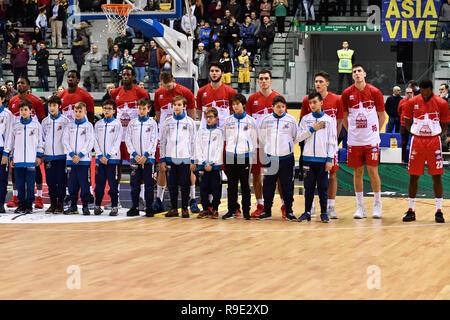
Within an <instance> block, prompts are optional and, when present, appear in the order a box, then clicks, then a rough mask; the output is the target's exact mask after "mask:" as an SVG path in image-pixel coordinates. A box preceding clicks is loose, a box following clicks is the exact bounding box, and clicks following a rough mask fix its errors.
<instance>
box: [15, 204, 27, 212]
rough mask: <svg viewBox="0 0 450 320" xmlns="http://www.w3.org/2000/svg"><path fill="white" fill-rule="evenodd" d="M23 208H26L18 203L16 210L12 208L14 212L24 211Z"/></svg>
mask: <svg viewBox="0 0 450 320" xmlns="http://www.w3.org/2000/svg"><path fill="white" fill-rule="evenodd" d="M25 210H26V208H25V206H23V205H19V206H18V207H17V208H16V210H14V213H25Z"/></svg>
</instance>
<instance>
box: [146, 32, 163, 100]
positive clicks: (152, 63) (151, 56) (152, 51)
mask: <svg viewBox="0 0 450 320" xmlns="http://www.w3.org/2000/svg"><path fill="white" fill-rule="evenodd" d="M163 55H164V52H163V50H162V49H161V48H158V47H157V46H156V41H155V40H150V48H149V50H148V86H149V88H148V90H149V91H152V90H156V89H158V87H159V75H160V72H161V67H162V64H161V59H162V58H163Z"/></svg>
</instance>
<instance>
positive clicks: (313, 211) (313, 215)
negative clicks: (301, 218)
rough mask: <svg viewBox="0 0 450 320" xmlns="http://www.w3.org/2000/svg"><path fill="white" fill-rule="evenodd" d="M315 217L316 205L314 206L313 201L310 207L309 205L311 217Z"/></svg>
mask: <svg viewBox="0 0 450 320" xmlns="http://www.w3.org/2000/svg"><path fill="white" fill-rule="evenodd" d="M315 217H316V207H315V206H314V201H313V203H312V207H311V218H315Z"/></svg>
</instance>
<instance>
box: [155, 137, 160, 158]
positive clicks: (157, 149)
mask: <svg viewBox="0 0 450 320" xmlns="http://www.w3.org/2000/svg"><path fill="white" fill-rule="evenodd" d="M155 161H156V163H159V162H160V159H159V140H158V144H157V145H156V155H155Z"/></svg>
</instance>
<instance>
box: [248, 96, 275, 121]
mask: <svg viewBox="0 0 450 320" xmlns="http://www.w3.org/2000/svg"><path fill="white" fill-rule="evenodd" d="M276 96H280V94H279V93H278V92H276V91H274V90H272V93H271V94H270V95H268V96H267V97H266V96H264V95H263V94H262V92H261V91H258V92H256V93H254V94H252V95H251V96H250V97H249V98H248V100H247V106H246V108H245V112H246V113H247V114H248V115H249V116H251V117H253V118H254V119H255V120H256V125H257V126H258V128H259V126H260V125H261V122H262V119H264V117H265V116H267V115H268V114H271V113H273V105H272V100H273V98H274V97H276Z"/></svg>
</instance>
